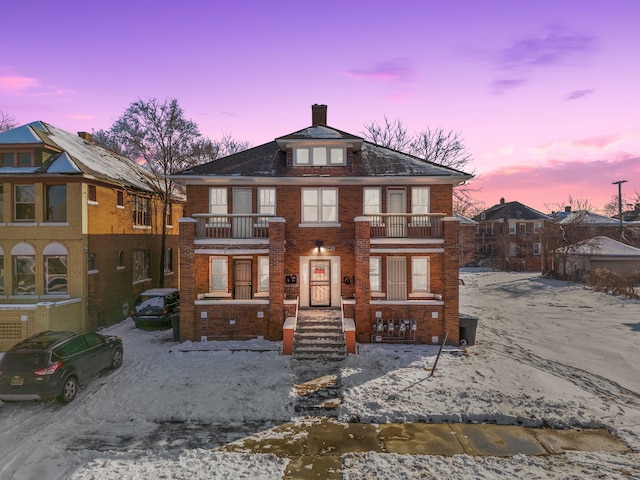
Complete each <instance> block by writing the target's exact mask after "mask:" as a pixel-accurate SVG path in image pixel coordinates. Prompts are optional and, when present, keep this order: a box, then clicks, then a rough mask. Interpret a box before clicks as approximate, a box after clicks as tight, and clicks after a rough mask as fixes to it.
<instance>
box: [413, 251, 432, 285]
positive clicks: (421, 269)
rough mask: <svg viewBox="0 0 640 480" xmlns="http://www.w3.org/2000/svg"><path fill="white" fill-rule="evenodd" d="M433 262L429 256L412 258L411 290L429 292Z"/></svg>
mask: <svg viewBox="0 0 640 480" xmlns="http://www.w3.org/2000/svg"><path fill="white" fill-rule="evenodd" d="M430 274H431V262H430V259H429V257H412V258H411V291H412V293H419V294H424V293H429V292H430V291H431V285H430Z"/></svg>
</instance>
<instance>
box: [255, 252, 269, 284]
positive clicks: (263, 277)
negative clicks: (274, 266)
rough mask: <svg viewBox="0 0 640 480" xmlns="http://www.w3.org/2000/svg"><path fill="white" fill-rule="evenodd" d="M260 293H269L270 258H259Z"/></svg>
mask: <svg viewBox="0 0 640 480" xmlns="http://www.w3.org/2000/svg"><path fill="white" fill-rule="evenodd" d="M258 291H259V292H268V291H269V257H258Z"/></svg>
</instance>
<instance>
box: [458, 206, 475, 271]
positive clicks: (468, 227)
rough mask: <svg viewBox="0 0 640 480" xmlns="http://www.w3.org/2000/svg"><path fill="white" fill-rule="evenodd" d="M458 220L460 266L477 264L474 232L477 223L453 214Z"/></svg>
mask: <svg viewBox="0 0 640 480" xmlns="http://www.w3.org/2000/svg"><path fill="white" fill-rule="evenodd" d="M454 217H456V218H457V219H458V220H460V266H461V267H463V266H465V265H473V264H475V263H476V262H477V254H476V230H477V228H478V222H476V221H475V220H472V219H470V218H467V217H465V216H464V215H460V214H459V213H456V214H454Z"/></svg>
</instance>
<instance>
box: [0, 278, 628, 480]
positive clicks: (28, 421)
mask: <svg viewBox="0 0 640 480" xmlns="http://www.w3.org/2000/svg"><path fill="white" fill-rule="evenodd" d="M462 278H463V279H464V281H465V285H463V286H461V310H462V311H463V312H465V313H469V314H473V315H477V316H478V317H479V318H480V323H479V328H478V332H477V337H476V345H475V346H472V347H469V348H468V349H467V351H466V353H464V354H456V353H455V352H452V351H449V352H447V353H444V354H443V356H442V357H441V358H440V360H439V363H438V368H437V371H436V374H435V375H434V376H433V377H429V373H430V370H431V366H432V365H433V362H434V360H435V355H436V353H437V348H436V347H427V346H408V345H387V346H382V345H368V344H366V345H361V346H360V355H357V356H350V357H349V358H347V359H346V360H345V361H344V362H343V363H342V364H341V372H340V375H339V377H340V378H339V381H340V383H341V386H342V391H343V404H342V406H341V407H340V410H339V419H340V420H343V421H345V422H346V421H360V422H370V423H384V422H400V421H406V422H414V421H416V422H425V421H426V422H440V421H463V422H469V421H473V422H492V423H503V424H522V425H528V426H544V425H550V426H554V427H568V426H577V427H580V426H582V427H596V426H605V427H607V428H609V429H610V431H611V432H613V433H614V434H616V435H617V436H618V437H620V438H621V439H622V440H623V441H624V442H625V443H626V444H627V445H628V446H629V447H630V448H631V449H633V450H634V451H635V452H636V453H625V454H612V453H580V452H576V453H570V454H569V453H568V454H564V455H555V456H548V457H529V456H522V455H519V456H517V457H512V458H497V457H470V456H467V455H459V456H455V457H428V456H409V455H395V454H379V453H378V454H376V453H372V452H369V453H349V454H347V455H345V457H344V472H343V475H344V478H348V479H356V478H445V477H446V478H461V479H462V478H588V477H589V475H592V476H593V477H598V478H627V479H628V478H640V474H639V473H638V465H640V455H639V454H638V453H637V451H638V450H640V348H639V347H638V344H639V343H640V342H639V341H640V302H637V301H630V300H624V299H620V298H615V297H611V296H607V295H604V294H600V293H596V292H593V291H591V290H589V289H586V288H585V287H583V286H580V285H575V284H570V283H564V282H557V281H553V280H548V279H544V278H541V277H540V276H539V275H536V274H513V273H463V274H462ZM107 331H108V333H110V334H116V335H120V336H121V337H122V338H123V341H124V346H125V361H124V364H123V366H122V367H121V368H120V369H119V370H117V371H115V372H108V373H106V374H104V375H102V376H101V377H100V378H98V379H95V380H94V381H93V382H92V383H91V384H89V385H88V386H86V387H84V388H83V389H81V391H80V393H79V395H78V397H77V398H76V400H74V402H73V403H71V404H70V405H67V406H60V405H58V404H56V403H36V402H33V403H15V404H13V403H0V478H1V479H5V478H7V479H9V478H11V479H40V478H42V479H67V478H73V479H103V478H114V479H116V478H117V479H134V478H167V479H177V478H189V479H204V478H264V479H272V478H273V479H279V478H282V476H283V475H284V472H285V469H286V466H287V463H288V460H287V459H283V458H278V457H276V456H272V455H257V454H248V453H231V452H220V451H212V449H214V448H215V447H217V446H220V445H224V444H226V443H229V442H231V441H233V440H237V439H240V438H244V437H246V436H248V435H253V434H258V433H260V432H262V435H265V434H266V435H269V434H270V433H269V432H270V431H271V429H272V428H273V427H276V426H277V425H279V424H281V423H283V422H288V421H291V420H292V419H293V418H294V417H295V415H296V414H295V410H294V404H295V395H294V389H293V384H294V383H295V382H296V375H295V371H294V368H293V367H292V360H291V358H289V357H283V356H281V355H279V344H277V343H272V342H265V341H257V340H255V341H251V342H233V343H231V342H207V343H206V344H199V343H193V344H190V343H187V344H181V345H178V344H176V343H174V342H172V341H171V332H170V331H164V332H148V331H140V330H137V329H135V328H134V325H133V322H131V320H127V321H124V322H122V323H120V324H118V325H115V326H113V327H110V328H109V329H108V330H107ZM189 349H192V350H193V351H182V350H189ZM200 349H202V350H203V351H201V350H200ZM238 349H239V350H238ZM263 350H267V351H263ZM323 373H324V372H319V374H323ZM273 431H274V432H276V431H277V429H276V430H273ZM275 434H276V433H274V435H275Z"/></svg>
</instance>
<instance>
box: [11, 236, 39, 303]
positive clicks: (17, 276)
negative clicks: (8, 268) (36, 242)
mask: <svg viewBox="0 0 640 480" xmlns="http://www.w3.org/2000/svg"><path fill="white" fill-rule="evenodd" d="M11 257H12V260H13V261H12V263H13V295H35V294H36V251H35V249H34V248H33V247H32V246H31V245H29V244H28V243H19V244H17V245H15V246H14V247H13V249H12V250H11Z"/></svg>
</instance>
